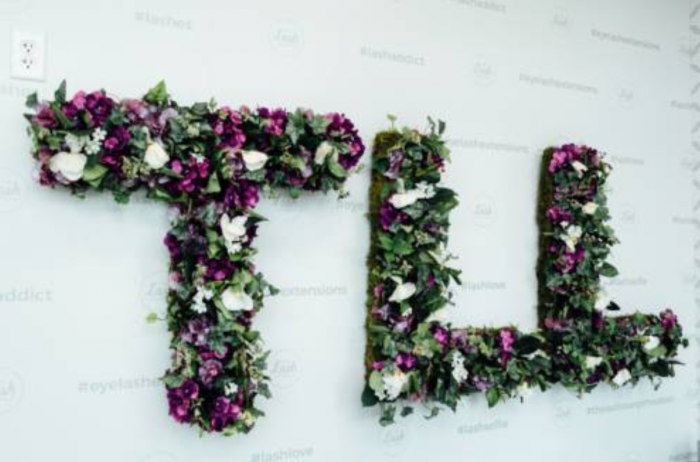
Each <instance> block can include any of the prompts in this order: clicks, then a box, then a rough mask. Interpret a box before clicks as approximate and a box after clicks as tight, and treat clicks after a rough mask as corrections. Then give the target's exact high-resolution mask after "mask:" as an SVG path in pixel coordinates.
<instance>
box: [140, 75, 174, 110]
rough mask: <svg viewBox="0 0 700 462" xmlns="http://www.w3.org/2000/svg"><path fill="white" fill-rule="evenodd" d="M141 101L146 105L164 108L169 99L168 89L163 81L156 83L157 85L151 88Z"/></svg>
mask: <svg viewBox="0 0 700 462" xmlns="http://www.w3.org/2000/svg"><path fill="white" fill-rule="evenodd" d="M143 99H144V100H145V101H146V102H148V103H151V104H155V105H157V106H164V105H165V104H166V103H167V102H168V99H169V96H168V89H167V87H166V86H165V82H164V81H163V80H161V81H160V82H158V85H156V86H155V87H153V88H151V89H150V90H149V91H148V93H146V96H144V98H143Z"/></svg>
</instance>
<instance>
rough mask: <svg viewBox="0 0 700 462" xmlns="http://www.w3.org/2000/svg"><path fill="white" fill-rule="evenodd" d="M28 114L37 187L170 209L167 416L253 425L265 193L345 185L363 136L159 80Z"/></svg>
mask: <svg viewBox="0 0 700 462" xmlns="http://www.w3.org/2000/svg"><path fill="white" fill-rule="evenodd" d="M28 105H29V106H30V108H31V109H32V112H31V113H30V114H28V115H27V119H28V121H29V123H30V134H31V138H32V144H33V148H32V153H33V156H34V157H35V158H36V160H37V161H38V172H39V173H38V174H39V180H40V182H41V184H43V185H45V186H49V187H61V188H66V189H68V190H70V191H71V192H72V193H74V194H76V195H79V196H84V195H85V194H86V192H87V191H92V190H94V191H109V192H111V193H112V194H113V195H114V198H115V199H116V200H117V201H118V202H122V203H125V202H127V201H128V199H129V196H130V195H131V194H132V193H133V192H135V191H138V190H144V191H145V192H146V194H147V195H148V197H149V198H151V199H153V200H156V201H161V202H165V203H166V204H168V205H169V206H170V207H171V208H172V210H173V211H174V214H173V219H172V225H171V229H170V231H169V232H168V234H167V236H166V237H165V245H166V246H167V248H168V250H169V252H170V258H171V261H170V273H169V282H170V289H169V292H168V296H167V306H168V308H167V315H166V319H165V320H166V322H167V325H168V329H169V331H170V332H171V333H172V341H171V350H172V366H171V367H170V369H169V370H168V371H167V372H166V374H165V376H164V378H163V380H164V382H165V385H166V388H167V398H168V403H169V410H170V415H171V416H172V417H173V418H174V419H175V420H176V421H178V422H180V423H184V424H191V425H195V426H197V427H199V428H200V429H201V430H202V431H204V432H223V433H224V434H226V435H230V434H235V433H247V432H248V431H250V430H251V429H252V428H253V426H254V424H255V422H256V420H257V419H258V418H259V417H260V416H262V415H263V413H262V411H261V410H260V409H259V408H258V407H257V405H256V397H257V396H258V395H263V396H268V397H269V395H270V391H269V386H268V380H269V379H268V376H267V375H266V359H267V356H268V353H267V352H266V351H265V349H264V347H263V343H262V340H261V336H260V332H258V331H256V330H255V329H254V325H253V321H254V319H255V316H256V314H257V313H258V312H259V311H260V310H261V309H262V308H263V298H264V296H265V295H268V294H273V293H275V289H274V288H273V287H272V286H271V285H270V284H269V283H268V282H267V281H266V280H265V278H264V277H263V275H262V274H260V273H259V272H258V271H257V270H256V268H255V264H254V263H253V257H254V256H255V253H256V250H255V248H254V247H253V243H254V241H255V237H256V234H257V230H258V226H259V225H260V223H261V222H262V221H264V218H263V217H262V216H260V215H259V214H257V213H256V212H255V206H256V205H257V204H258V202H259V200H260V196H261V193H263V192H266V191H272V190H284V191H286V192H288V193H289V194H290V195H291V196H292V197H298V196H299V195H300V194H301V193H302V192H305V191H321V192H328V191H339V192H341V193H342V188H343V184H344V182H345V180H346V179H347V178H348V176H349V175H350V174H351V173H352V172H353V171H354V170H355V167H356V165H357V164H358V161H359V159H360V157H361V156H362V154H363V152H364V145H363V143H362V140H361V139H360V137H359V136H358V133H357V130H356V129H355V127H354V126H353V124H352V122H351V121H350V120H349V119H347V118H346V117H345V116H344V115H342V114H338V113H331V114H316V113H314V112H312V111H309V110H301V109H300V110H296V111H294V112H288V111H286V110H283V109H275V110H271V109H267V108H262V107H261V108H258V109H254V110H253V109H250V108H248V107H245V106H244V107H241V108H240V109H231V108H229V107H226V106H223V107H219V106H217V105H216V104H215V103H213V102H212V103H195V104H193V105H190V106H180V105H178V104H177V103H176V102H175V101H173V100H172V99H171V98H170V96H169V95H168V93H167V91H166V87H165V85H164V84H162V83H161V84H159V85H158V86H156V87H155V88H154V89H152V90H151V91H149V92H148V93H147V94H146V95H145V96H144V97H143V98H141V99H116V98H114V97H111V96H110V95H108V94H107V93H105V92H104V91H95V92H91V93H86V92H83V91H79V92H77V93H76V94H75V95H74V96H73V97H72V98H70V99H69V98H67V96H66V89H65V84H63V85H62V86H61V87H60V88H59V89H58V90H57V91H56V93H55V96H54V99H53V100H51V101H41V102H40V101H39V100H38V99H37V97H36V95H32V96H30V98H29V100H28Z"/></svg>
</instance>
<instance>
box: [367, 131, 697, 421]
mask: <svg viewBox="0 0 700 462" xmlns="http://www.w3.org/2000/svg"><path fill="white" fill-rule="evenodd" d="M444 128H445V126H444V124H443V123H442V122H440V123H434V122H433V121H430V130H429V131H428V132H427V133H421V132H419V131H417V130H412V129H403V130H397V129H391V130H389V131H386V132H382V133H380V134H378V135H377V136H376V138H375V143H374V150H373V159H372V184H371V190H370V215H369V216H370V222H371V248H370V254H369V257H368V268H369V276H368V277H369V283H368V307H367V308H368V314H367V321H366V329H367V337H368V340H367V350H366V367H367V374H366V387H365V391H364V393H363V403H364V405H365V406H374V405H379V406H380V407H381V419H380V422H381V423H382V424H391V423H393V422H394V421H395V418H396V416H397V414H400V415H402V416H406V415H409V414H411V413H412V412H413V411H414V408H415V406H416V405H417V404H422V405H425V406H426V407H427V415H428V416H429V417H430V416H434V415H436V414H437V413H438V412H439V411H440V409H442V408H443V407H448V408H451V409H452V410H456V407H457V405H458V403H459V401H460V399H461V398H462V397H464V396H466V395H470V394H474V393H484V394H485V396H486V399H487V401H488V404H489V406H494V405H496V404H497V403H499V402H501V401H504V400H506V399H507V398H514V397H523V396H524V395H526V394H527V393H528V392H529V391H530V390H531V389H534V388H538V389H540V390H542V391H544V390H547V389H549V388H550V387H552V386H554V385H557V384H561V385H563V386H565V387H566V388H568V389H571V390H573V391H575V392H577V393H579V394H582V393H585V392H590V391H591V390H593V389H594V388H596V387H597V386H598V385H600V384H602V383H610V384H612V385H613V386H614V387H622V386H624V385H627V384H636V383H637V382H638V381H639V380H641V379H643V378H648V379H650V380H652V381H653V382H654V383H657V384H658V382H659V380H660V379H661V378H663V377H668V376H672V375H673V374H674V366H675V365H677V364H679V363H678V361H677V359H676V358H677V354H678V351H679V348H680V347H681V346H685V345H687V340H686V339H685V338H684V337H683V333H682V328H681V326H680V325H679V324H678V318H677V317H676V315H675V314H674V313H673V312H672V311H671V310H669V309H666V310H664V311H663V312H661V313H660V314H659V315H650V314H642V313H634V314H632V315H628V316H610V315H606V312H607V311H614V310H617V309H619V307H618V306H617V305H616V304H615V303H614V302H612V301H610V300H609V299H607V297H606V296H605V295H604V292H603V291H602V289H601V277H614V276H615V275H616V274H617V271H616V269H615V268H614V267H613V266H612V265H611V264H610V263H608V262H607V261H606V260H607V257H608V255H609V253H610V248H611V246H612V245H613V244H615V243H616V242H617V239H616V238H615V236H614V233H613V230H612V229H611V227H610V226H609V225H608V221H609V218H610V214H609V209H608V206H607V198H606V191H605V185H606V182H607V180H608V176H609V174H610V171H611V167H610V165H609V164H608V163H607V162H606V161H605V156H604V155H603V154H602V153H601V152H599V151H597V150H596V149H593V148H590V147H587V146H577V145H573V144H567V145H564V146H561V147H557V148H551V149H547V150H546V151H545V152H544V156H543V158H542V173H541V180H540V181H541V183H540V190H539V204H538V207H537V216H538V223H539V227H540V255H539V262H538V266H537V276H538V281H539V290H538V294H539V319H540V326H539V329H538V330H537V331H535V332H529V333H528V332H522V331H520V330H519V329H518V328H517V327H515V326H504V327H500V328H475V327H467V328H460V327H455V326H453V325H452V324H451V323H450V322H449V321H448V317H447V312H446V310H447V307H448V306H449V305H451V304H452V294H451V292H450V284H451V283H452V282H457V283H459V282H460V279H459V277H460V272H459V271H458V270H456V269H454V268H452V267H450V266H449V262H450V260H451V259H452V258H453V257H452V256H451V255H450V253H449V251H448V250H447V243H448V237H449V225H450V220H449V217H450V212H451V211H452V210H453V209H455V207H457V205H458V200H457V195H456V194H455V192H454V191H453V190H452V189H450V188H448V187H446V186H445V185H444V184H443V183H442V177H443V174H444V172H445V168H446V164H447V162H448V161H449V150H448V148H447V147H446V145H445V141H444V139H443V138H442V135H443V132H444Z"/></svg>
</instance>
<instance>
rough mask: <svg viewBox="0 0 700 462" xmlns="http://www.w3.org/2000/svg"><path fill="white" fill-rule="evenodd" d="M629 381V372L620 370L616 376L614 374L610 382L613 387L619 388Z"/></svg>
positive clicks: (630, 377) (630, 375) (630, 376)
mask: <svg viewBox="0 0 700 462" xmlns="http://www.w3.org/2000/svg"><path fill="white" fill-rule="evenodd" d="M631 379H632V374H630V371H628V370H627V369H622V370H620V371H619V372H618V373H617V374H615V377H613V379H612V381H613V383H614V384H615V385H617V386H618V387H621V386H623V385H624V384H626V383H627V382H629V381H630V380H631Z"/></svg>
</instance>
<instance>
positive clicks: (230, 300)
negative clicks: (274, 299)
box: [221, 287, 254, 311]
mask: <svg viewBox="0 0 700 462" xmlns="http://www.w3.org/2000/svg"><path fill="white" fill-rule="evenodd" d="M221 301H222V302H223V304H224V306H225V307H226V309H227V310H229V311H250V310H252V309H253V307H254V302H253V299H252V298H251V296H250V295H248V294H247V293H245V292H243V291H240V290H233V288H231V287H229V288H228V289H226V290H225V291H224V293H223V294H221Z"/></svg>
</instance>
